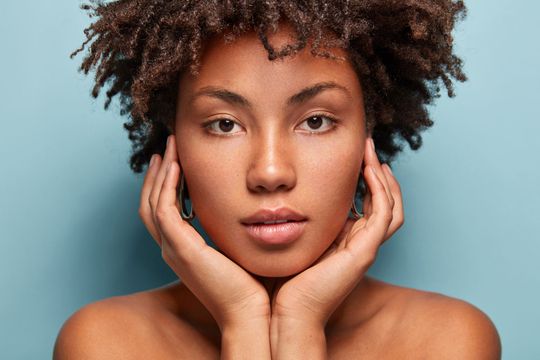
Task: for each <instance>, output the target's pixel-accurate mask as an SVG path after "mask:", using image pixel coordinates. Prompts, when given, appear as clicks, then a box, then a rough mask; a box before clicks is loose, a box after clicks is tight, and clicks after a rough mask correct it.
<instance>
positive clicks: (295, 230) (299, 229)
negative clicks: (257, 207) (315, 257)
mask: <svg viewBox="0 0 540 360" xmlns="http://www.w3.org/2000/svg"><path fill="white" fill-rule="evenodd" d="M306 223H307V221H305V220H304V221H288V222H285V223H281V224H257V223H255V224H244V226H245V228H246V230H247V233H248V235H249V236H250V237H251V238H252V239H254V240H255V241H257V242H259V243H260V244H262V245H285V244H289V243H291V242H293V241H295V240H296V239H298V238H299V237H300V235H302V233H303V232H304V228H305V225H306Z"/></svg>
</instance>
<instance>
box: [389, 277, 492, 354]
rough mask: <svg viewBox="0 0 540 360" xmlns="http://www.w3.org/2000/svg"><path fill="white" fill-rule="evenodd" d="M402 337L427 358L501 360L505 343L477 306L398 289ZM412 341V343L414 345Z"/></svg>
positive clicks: (396, 307) (396, 306) (395, 306)
mask: <svg viewBox="0 0 540 360" xmlns="http://www.w3.org/2000/svg"><path fill="white" fill-rule="evenodd" d="M394 291H395V293H396V294H397V296H396V297H394V299H395V300H394V301H393V302H394V304H393V305H389V307H390V308H392V306H394V312H395V314H398V316H397V318H398V319H399V320H400V321H399V322H396V329H400V331H399V333H401V334H404V335H406V336H407V337H408V341H409V344H413V345H414V346H413V348H416V349H418V351H420V352H421V353H424V354H425V355H426V356H427V357H432V356H434V355H436V356H437V358H438V359H486V360H488V359H490V360H491V359H493V360H495V359H500V358H501V341H500V337H499V334H498V332H497V329H496V327H495V325H494V324H493V322H492V321H491V319H490V318H489V317H488V316H487V315H486V314H485V313H484V312H483V311H482V310H480V309H479V308H477V307H476V306H474V305H472V304H470V303H468V302H466V301H464V300H460V299H457V298H453V297H450V296H446V295H442V294H439V293H435V292H429V291H421V290H417V289H411V288H403V287H395V289H394ZM411 339H413V340H412V342H411Z"/></svg>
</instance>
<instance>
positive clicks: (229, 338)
mask: <svg viewBox="0 0 540 360" xmlns="http://www.w3.org/2000/svg"><path fill="white" fill-rule="evenodd" d="M269 322H270V319H267V320H266V321H263V320H262V319H257V320H251V321H239V322H235V323H228V324H226V325H225V326H224V327H223V329H222V332H221V358H222V359H263V360H266V359H271V356H270V355H271V353H270V323H269Z"/></svg>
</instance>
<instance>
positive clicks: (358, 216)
mask: <svg viewBox="0 0 540 360" xmlns="http://www.w3.org/2000/svg"><path fill="white" fill-rule="evenodd" d="M361 177H362V171H360V178H361ZM359 188H360V181H358V185H357V186H356V192H355V193H354V197H353V200H352V207H351V213H352V218H351V217H350V216H349V218H351V219H353V220H359V219H361V218H363V217H364V213H363V212H362V211H358V209H357V208H356V198H357V197H358V196H357V194H358V189H359Z"/></svg>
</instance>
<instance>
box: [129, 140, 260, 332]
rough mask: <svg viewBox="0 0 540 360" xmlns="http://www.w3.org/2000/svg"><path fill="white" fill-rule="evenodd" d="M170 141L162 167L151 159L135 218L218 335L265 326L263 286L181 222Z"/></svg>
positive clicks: (177, 174) (175, 160)
mask: <svg viewBox="0 0 540 360" xmlns="http://www.w3.org/2000/svg"><path fill="white" fill-rule="evenodd" d="M175 144H176V141H175V137H174V136H173V135H171V136H169V138H168V141H167V148H166V150H165V155H164V158H163V161H162V160H161V158H160V156H159V155H154V159H153V162H152V164H151V165H150V166H149V168H148V170H147V173H146V175H145V178H144V183H143V187H142V191H141V204H140V208H139V215H140V217H141V218H142V220H143V222H144V224H145V226H146V228H147V229H148V231H149V232H150V234H151V235H152V237H153V238H154V240H155V241H156V242H157V243H158V245H159V246H160V247H161V254H162V257H163V259H164V260H165V262H166V263H167V264H168V265H169V266H170V267H171V269H172V270H173V271H174V272H175V273H176V274H177V275H178V276H179V277H180V278H181V279H182V282H184V283H185V284H186V286H187V287H188V288H189V289H190V290H191V292H192V293H193V294H194V295H195V296H197V298H198V299H199V300H200V301H201V303H202V304H203V305H204V306H205V307H206V309H208V310H209V311H210V313H211V314H212V316H213V317H214V319H215V320H216V322H217V323H218V325H219V327H220V329H221V330H222V332H223V329H224V328H225V327H235V326H241V325H246V322H255V321H258V320H263V321H269V319H270V300H269V297H268V293H267V292H266V290H265V288H264V286H263V285H262V284H261V283H260V282H259V281H257V280H256V279H255V278H253V277H252V276H251V275H250V274H249V273H247V272H246V271H245V270H244V269H242V268H241V267H240V266H238V265H237V264H236V263H234V262H233V261H231V260H230V259H229V258H227V257H226V256H225V255H223V254H221V253H220V252H218V251H217V250H215V249H214V248H212V247H210V246H208V245H207V244H206V243H205V241H204V239H203V238H202V237H201V236H200V235H199V233H198V232H197V231H196V230H195V229H194V228H193V227H192V226H191V225H190V224H189V223H188V222H186V221H184V220H183V219H182V217H181V216H180V203H179V201H178V199H177V195H176V194H177V190H176V188H177V185H178V179H179V177H180V171H181V168H180V165H179V164H178V155H177V152H176V145H175Z"/></svg>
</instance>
